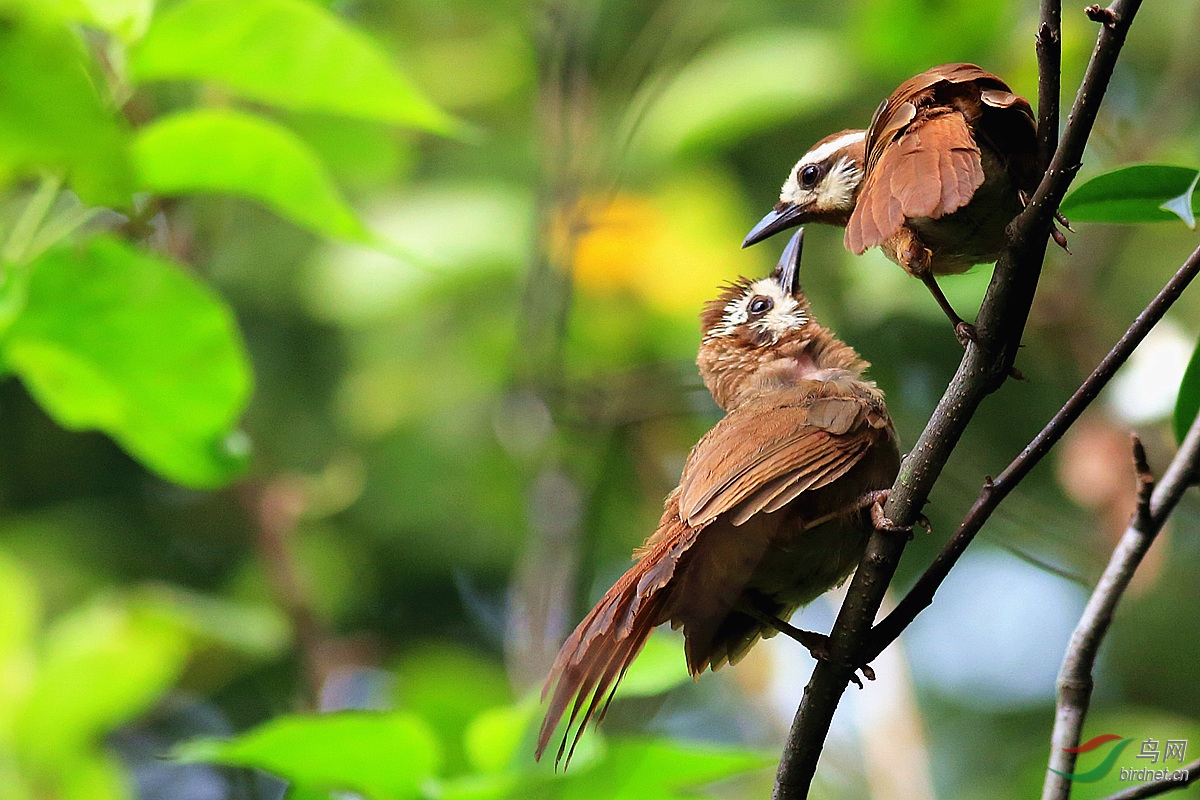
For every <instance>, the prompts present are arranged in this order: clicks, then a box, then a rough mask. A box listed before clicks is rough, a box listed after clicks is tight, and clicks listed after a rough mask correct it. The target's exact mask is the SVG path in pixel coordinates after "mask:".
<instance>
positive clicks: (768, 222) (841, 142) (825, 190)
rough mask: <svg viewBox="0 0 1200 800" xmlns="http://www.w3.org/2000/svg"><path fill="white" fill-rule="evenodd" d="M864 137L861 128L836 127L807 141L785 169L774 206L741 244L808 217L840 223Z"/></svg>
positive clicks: (857, 175)
mask: <svg viewBox="0 0 1200 800" xmlns="http://www.w3.org/2000/svg"><path fill="white" fill-rule="evenodd" d="M866 137H867V132H866V131H862V130H852V131H841V132H840V133H835V134H833V135H832V136H826V137H825V138H824V139H822V140H821V141H819V142H817V143H816V144H815V145H813V146H812V149H810V150H809V151H808V152H807V153H805V154H804V155H803V156H802V157H801V158H800V160H799V161H797V162H796V166H794V167H793V168H792V171H791V172H789V173H788V177H787V180H786V181H784V182H783V188H782V189H780V191H779V202H778V203H777V204H776V205H775V208H773V209H772V210H771V211H770V212H769V213H768V214H767V215H766V216H765V217H763V218H762V220H761V221H759V223H758V224H757V225H755V226H754V228H753V229H752V230H751V231H750V233H749V234H747V235H746V239H745V241H743V242H742V247H749V246H750V245H752V244H757V243H758V242H761V241H762V240H763V239H766V238H767V237H769V236H773V235H774V234H776V233H778V232H779V231H782V230H786V229H788V228H794V227H796V226H797V225H803V224H805V223H808V222H824V223H828V224H832V225H845V224H846V222H847V221H849V219H850V213H851V212H852V211H854V203H855V201H856V200H857V199H858V188H859V186H860V185H861V183H862V178H863V166H864V163H865V161H866Z"/></svg>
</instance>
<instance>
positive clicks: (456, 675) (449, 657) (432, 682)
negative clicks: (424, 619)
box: [396, 644, 512, 774]
mask: <svg viewBox="0 0 1200 800" xmlns="http://www.w3.org/2000/svg"><path fill="white" fill-rule="evenodd" d="M396 675H397V681H396V705H397V707H398V708H402V709H404V710H405V711H412V712H415V713H417V714H419V715H420V716H421V718H422V719H423V720H425V721H426V722H427V723H429V726H430V728H431V729H432V730H433V731H435V732H436V733H437V735H438V739H439V741H440V742H441V748H440V750H441V752H442V754H443V758H442V762H443V764H444V765H445V768H446V772H447V773H450V774H453V773H454V772H455V771H457V770H460V769H462V768H464V767H465V766H466V765H467V760H468V753H466V752H464V750H463V747H464V741H463V731H464V730H465V729H466V728H467V725H468V723H469V722H471V721H472V720H473V719H475V718H476V717H477V715H478V714H479V713H480V712H481V711H483V710H485V709H488V708H494V707H496V706H504V707H507V706H505V705H504V704H506V703H509V702H510V701H511V699H512V698H511V694H510V692H509V688H508V680H507V678H506V677H505V674H504V668H503V666H502V665H501V664H499V663H497V662H495V661H493V660H491V659H488V658H485V657H484V656H483V654H481V653H477V652H474V651H471V650H469V649H467V648H465V647H461V646H457V645H449V644H434V645H424V646H415V647H410V648H409V649H408V651H407V652H406V653H405V656H404V660H403V661H402V662H401V663H400V664H399V666H398V667H397V668H396ZM464 686H469V687H471V690H470V691H463V687H464ZM466 746H469V742H468V743H467V745H466Z"/></svg>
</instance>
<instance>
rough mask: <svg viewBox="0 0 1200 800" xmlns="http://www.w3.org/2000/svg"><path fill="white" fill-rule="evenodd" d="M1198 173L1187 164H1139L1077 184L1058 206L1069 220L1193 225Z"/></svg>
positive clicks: (1199, 174)
mask: <svg viewBox="0 0 1200 800" xmlns="http://www.w3.org/2000/svg"><path fill="white" fill-rule="evenodd" d="M1198 176H1200V172H1198V171H1197V170H1195V169H1189V168H1187V167H1167V166H1159V165H1155V164H1140V165H1138V166H1133V167H1124V168H1122V169H1118V170H1114V171H1113V172H1106V173H1104V174H1103V175H1098V176H1096V177H1095V178H1092V179H1091V180H1090V181H1088V182H1087V183H1085V184H1083V185H1082V186H1080V187H1078V188H1077V189H1076V190H1075V191H1073V192H1071V194H1070V195H1068V196H1067V199H1066V200H1063V202H1062V206H1061V207H1060V209H1061V211H1062V212H1063V214H1065V215H1067V217H1069V218H1070V219H1071V221H1072V222H1112V223H1138V222H1169V221H1171V220H1174V219H1182V220H1183V222H1184V224H1186V225H1187V226H1188V227H1189V228H1194V227H1195V222H1196V220H1195V216H1194V213H1195V211H1196V210H1197V209H1198V208H1200V206H1197V205H1196V203H1197V198H1196V197H1195V196H1194V190H1195V188H1196V179H1197V177H1198Z"/></svg>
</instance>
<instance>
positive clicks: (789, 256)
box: [771, 228, 804, 294]
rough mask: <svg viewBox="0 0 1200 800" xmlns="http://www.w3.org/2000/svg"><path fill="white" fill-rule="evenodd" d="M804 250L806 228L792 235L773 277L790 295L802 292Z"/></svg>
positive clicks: (772, 274)
mask: <svg viewBox="0 0 1200 800" xmlns="http://www.w3.org/2000/svg"><path fill="white" fill-rule="evenodd" d="M803 250H804V228H801V229H800V230H798V231H796V232H795V233H793V234H792V238H791V239H788V243H787V247H785V248H783V255H781V256H780V257H779V263H778V264H776V265H775V271H774V272H772V273H771V277H772V278H774V279H775V282H776V283H778V284H779V285H780V286H781V287H783V290H784V291H785V292H787V293H788V294H795V293H796V292H798V291H800V253H801V252H802V251H803Z"/></svg>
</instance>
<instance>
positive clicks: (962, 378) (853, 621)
mask: <svg viewBox="0 0 1200 800" xmlns="http://www.w3.org/2000/svg"><path fill="white" fill-rule="evenodd" d="M1047 5H1049V4H1047ZM1140 5H1141V2H1140V0H1116V2H1115V3H1114V4H1113V7H1112V8H1113V14H1114V22H1113V24H1111V25H1105V26H1104V27H1103V28H1102V29H1101V31H1100V34H1099V36H1098V38H1097V42H1096V49H1095V51H1094V52H1093V54H1092V59H1091V61H1090V62H1089V64H1088V69H1087V72H1086V73H1085V75H1084V80H1083V83H1082V84H1081V85H1080V88H1079V92H1078V93H1077V95H1076V98H1075V102H1074V105H1073V106H1072V109H1071V113H1070V114H1069V115H1068V119H1067V125H1066V129H1065V131H1064V133H1063V137H1062V140H1061V141H1060V142H1059V144H1058V147H1057V149H1056V150H1055V152H1054V157H1053V159H1052V160H1051V163H1050V168H1049V169H1048V170H1047V171H1046V174H1045V175H1044V176H1043V177H1042V181H1041V183H1040V185H1039V186H1038V189H1037V191H1036V192H1035V193H1034V196H1033V199H1032V200H1031V201H1030V203H1029V204H1028V206H1026V208H1025V210H1024V211H1023V212H1022V213H1021V214H1020V215H1019V216H1018V217H1017V219H1016V220H1014V222H1013V224H1012V225H1011V226H1010V230H1009V239H1008V244H1007V246H1006V248H1005V251H1004V252H1003V253H1002V254H1001V256H1000V259H999V260H998V261H997V263H996V269H995V271H994V273H993V275H992V281H991V283H990V284H989V286H988V291H987V295H986V296H985V297H984V301H983V305H982V307H981V308H980V312H979V317H978V319H977V320H976V330H977V335H978V343H971V344H969V345H968V347H967V351H966V353H965V354H964V356H963V359H962V362H961V363H960V364H959V367H958V371H957V372H956V373H955V375H954V378H953V379H952V380H951V382H950V385H949V387H948V388H947V390H946V393H945V394H944V395H943V396H942V399H941V401H940V402H939V403H938V407H937V409H936V410H935V411H934V413H933V416H932V417H931V418H930V420H929V423H928V424H927V425H926V427H925V430H924V432H922V434H921V436H920V438H919V439H918V440H917V442H916V444H915V445H914V446H913V449H912V451H910V452H909V454H908V456H907V457H906V458H905V459H904V463H903V464H902V465H901V468H900V474H899V476H897V478H896V482H895V484H894V485H893V486H892V490H891V494H890V496H889V497H888V501H887V504H886V505H885V507H884V512H885V514H886V516H887V518H888V519H890V520H892V521H894V522H895V523H897V524H899V525H901V526H904V525H912V524H913V523H915V522H916V520H917V517H918V516H919V514H920V511H921V507H922V506H923V505H924V503H925V501H926V499H927V498H928V497H929V492H930V490H931V489H932V488H933V484H934V482H935V481H936V480H937V478H938V476H939V475H940V474H941V471H942V469H943V467H944V466H945V464H946V462H947V460H948V459H949V457H950V454H951V452H952V451H953V450H954V447H955V446H956V445H957V444H958V441H959V439H960V438H961V436H962V433H963V431H964V430H965V429H966V426H967V423H968V422H969V421H970V419H971V417H972V416H973V415H974V413H975V410H976V409H977V408H978V407H979V404H980V402H982V400H983V398H984V397H986V396H987V395H988V394H990V393H992V392H993V391H995V390H996V389H998V388H999V387H1000V386H1001V385H1002V384H1003V382H1004V380H1005V378H1006V377H1007V376H1008V374H1009V372H1010V371H1011V369H1012V366H1013V361H1015V359H1016V354H1017V350H1018V348H1019V346H1020V341H1021V335H1022V333H1023V332H1024V330H1025V322H1026V320H1027V319H1028V318H1029V309H1030V307H1031V306H1032V305H1033V295H1034V291H1035V290H1036V288H1037V283H1038V279H1039V277H1040V275H1041V266H1042V261H1043V259H1044V258H1045V253H1046V243H1047V241H1048V239H1049V236H1050V226H1051V225H1052V223H1053V215H1054V212H1055V211H1056V210H1057V208H1058V204H1059V202H1061V200H1062V198H1063V197H1064V196H1065V195H1066V191H1067V188H1068V187H1069V185H1070V183H1071V180H1072V179H1073V178H1074V176H1075V173H1076V171H1077V170H1078V168H1079V164H1080V159H1081V158H1082V156H1083V148H1084V145H1085V144H1086V143H1087V139H1088V136H1089V135H1090V133H1091V130H1092V126H1093V124H1094V123H1095V120H1096V114H1097V113H1098V112H1099V109H1100V103H1101V102H1102V101H1103V99H1104V94H1105V91H1106V89H1107V88H1108V83H1109V80H1110V79H1111V77H1112V72H1113V68H1114V66H1115V64H1116V60H1117V56H1118V55H1119V53H1120V50H1121V46H1122V45H1123V44H1124V41H1125V33H1126V32H1127V31H1128V29H1129V25H1130V24H1131V23H1132V21H1133V17H1134V15H1135V14H1136V13H1137V9H1138V7H1139V6H1140ZM1045 10H1046V9H1045V8H1044V9H1043V12H1045ZM1043 23H1045V24H1049V25H1052V24H1053V23H1052V22H1051V21H1047V20H1043ZM905 544H906V540H905V537H904V536H897V535H895V534H892V533H887V532H883V531H876V532H875V533H873V534H872V535H871V538H870V540H869V541H868V543H867V548H866V553H865V555H864V556H863V560H862V561H861V562H860V564H859V567H858V569H857V570H856V571H855V574H854V579H853V580H852V581H851V584H850V588H849V590H848V591H847V593H846V600H845V601H844V602H843V604H842V608H841V611H839V613H838V617H837V621H836V622H835V623H834V626H833V630H832V631H831V632H830V645H829V660H826V661H820V662H818V663H817V666H816V668H815V669H814V670H813V676H812V679H811V680H810V681H809V683H808V686H807V687H806V688H805V691H804V699H803V700H802V701H801V703H800V708H799V709H798V710H797V712H796V717H795V720H794V721H793V722H792V728H791V731H790V732H789V734H788V740H787V742H786V744H785V745H784V750H783V757H782V759H781V760H780V763H779V771H778V772H777V773H776V777H775V790H774V793H773V797H774V798H775V800H794V799H795V798H802V797H806V796H807V795H808V788H809V786H810V784H811V782H812V778H813V775H815V774H816V769H817V761H818V759H819V758H820V755H821V749H822V748H823V746H824V743H825V738H826V736H827V735H828V733H829V725H830V723H831V721H832V719H833V714H834V711H836V709H837V706H838V702H839V701H840V699H841V696H842V693H843V692H845V690H846V686H847V684H848V683H849V681H850V678H851V677H852V675H853V674H854V672H853V668H852V667H851V666H850V665H852V664H855V663H856V662H858V661H859V658H858V656H859V655H860V654H861V653H862V651H863V645H864V642H865V640H866V637H867V635H868V633H869V632H870V629H871V623H872V622H873V621H874V619H875V615H876V614H877V613H878V612H879V606H880V604H881V603H882V601H883V595H884V592H885V590H886V589H887V586H888V584H889V583H890V581H891V579H892V575H893V574H894V573H895V570H896V566H897V565H898V563H899V561H900V556H901V555H902V553H903V552H904V546H905Z"/></svg>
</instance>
